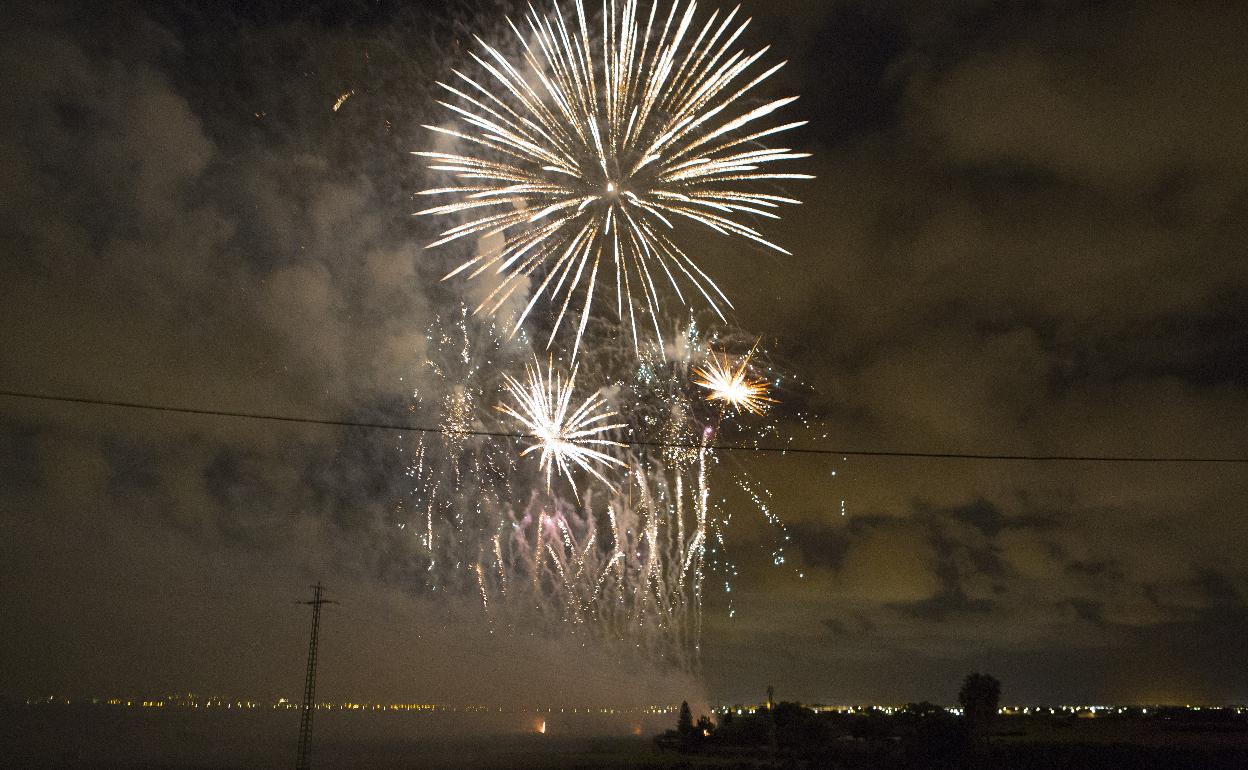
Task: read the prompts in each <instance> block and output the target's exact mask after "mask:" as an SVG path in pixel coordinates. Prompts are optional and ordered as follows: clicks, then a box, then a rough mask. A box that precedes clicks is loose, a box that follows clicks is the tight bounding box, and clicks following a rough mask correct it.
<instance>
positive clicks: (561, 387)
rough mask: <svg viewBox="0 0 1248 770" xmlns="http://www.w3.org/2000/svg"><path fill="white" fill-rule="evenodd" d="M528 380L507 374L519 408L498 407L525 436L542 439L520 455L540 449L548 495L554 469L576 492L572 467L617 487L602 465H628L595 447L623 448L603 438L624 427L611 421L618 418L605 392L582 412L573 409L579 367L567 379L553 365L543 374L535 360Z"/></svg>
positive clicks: (593, 397)
mask: <svg viewBox="0 0 1248 770" xmlns="http://www.w3.org/2000/svg"><path fill="white" fill-rule="evenodd" d="M526 375H527V377H526V381H525V382H521V381H519V380H517V379H516V378H514V377H512V376H511V375H509V374H504V375H503V379H504V382H505V387H506V389H507V392H508V393H510V394H511V396H512V398H514V399H515V402H516V403H515V406H512V405H510V404H499V405H498V406H497V407H496V408H497V409H498V410H499V411H500V412H502V413H504V414H506V415H508V416H510V417H513V418H515V419H516V420H517V421H519V422H520V424H521V425H522V426H523V427H524V429H525V432H526V433H528V434H530V435H531V436H532V437H534V438H536V439H537V440H538V443H536V444H534V445H532V446H530V447H528V448H527V449H525V450H523V451H522V452H520V455H521V456H522V457H523V456H524V455H527V454H529V453H530V452H535V451H539V450H540V452H541V461H540V463H539V467H540V468H541V469H542V470H543V471H545V472H546V488H547V490H549V489H550V482H551V477H552V476H553V475H554V471H555V468H556V467H557V468H558V469H559V472H560V473H561V474H563V475H564V476H565V477H567V479H568V481H569V483H571V484H572V487H573V491H575V489H576V482H575V481H574V480H573V478H572V468H573V467H578V468H581V469H582V470H585V471H588V472H589V473H591V474H593V475H594V477H596V478H597V479H599V480H600V481H602V482H603V483H604V484H606V485H607V486H611V487H612V488H614V487H613V485H612V484H611V482H610V481H609V480H608V479H607V477H606V476H604V475H603V474H602V472H601V471H600V470H599V469H598V466H602V465H615V466H623V465H624V463H623V461H621V460H620V459H618V458H616V457H613V456H611V455H609V454H607V453H606V452H603V451H601V450H600V449H596V448H595V447H606V446H613V447H624V446H625V445H624V444H621V443H619V442H618V441H612V440H611V439H608V438H603V434H605V433H607V432H608V431H611V430H616V429H619V428H623V427H625V424H624V423H622V422H621V423H608V422H607V421H608V420H610V419H611V418H612V417H615V416H616V413H615V412H611V411H608V407H607V400H606V398H604V397H603V395H602V393H601V391H595V392H594V393H593V394H592V395H590V396H589V397H588V398H586V399H585V401H584V402H582V403H581V405H580V406H579V407H577V408H576V409H572V408H571V405H572V392H573V389H574V388H575V386H576V367H573V368H572V372H571V374H569V375H568V378H567V379H566V380H565V379H564V378H563V376H562V375H561V374H559V373H558V372H556V371H555V366H554V361H553V360H549V361H548V362H547V365H546V371H545V373H544V374H543V372H542V366H541V364H540V363H539V362H537V361H536V360H535V361H534V362H533V364H532V365H530V366H528V367H526Z"/></svg>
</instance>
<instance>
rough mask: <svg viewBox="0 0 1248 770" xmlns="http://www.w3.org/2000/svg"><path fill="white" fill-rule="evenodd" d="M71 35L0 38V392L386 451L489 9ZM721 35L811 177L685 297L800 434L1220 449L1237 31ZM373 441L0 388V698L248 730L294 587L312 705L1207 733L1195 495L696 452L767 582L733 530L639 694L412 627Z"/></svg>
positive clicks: (790, 10) (1217, 498)
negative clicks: (686, 627) (324, 590)
mask: <svg viewBox="0 0 1248 770" xmlns="http://www.w3.org/2000/svg"><path fill="white" fill-rule="evenodd" d="M83 5H84V6H87V7H86V8H76V7H74V6H73V5H72V4H45V3H29V4H19V5H18V6H17V7H16V8H12V9H11V10H10V11H9V12H7V13H6V17H7V19H6V22H5V24H4V25H3V27H2V28H0V63H2V66H3V72H4V73H5V75H6V76H5V78H4V81H5V96H4V109H3V114H4V117H3V120H2V121H0V168H3V169H4V171H3V173H0V202H2V203H0V329H2V330H3V331H2V333H0V389H3V390H10V391H24V392H35V393H44V394H51V395H64V396H71V397H91V398H101V399H113V400H122V401H139V402H146V403H155V404H166V405H175V406H187V407H193V408H210V409H224V410H236V411H246V412H267V413H275V414H289V415H301V416H311V417H323V418H327V419H333V420H364V421H387V420H388V421H395V420H402V419H404V417H405V408H406V407H405V405H406V404H407V401H408V397H409V396H410V393H411V390H412V389H413V387H414V382H415V381H414V378H418V376H419V375H418V372H419V366H418V363H419V361H420V360H421V358H422V354H423V352H424V349H425V344H426V343H425V339H424V334H425V329H426V328H427V326H428V325H429V324H430V323H431V322H432V320H433V319H434V318H435V317H436V316H437V315H438V314H439V313H442V312H446V311H447V310H448V309H453V308H454V307H456V306H457V303H458V301H459V299H460V297H461V292H463V291H464V290H465V287H464V285H463V284H462V283H456V282H447V283H439V282H438V278H440V277H441V276H442V275H443V274H444V273H445V272H446V270H447V267H448V265H449V264H452V263H451V261H450V260H451V259H452V255H448V253H443V252H438V251H433V252H427V251H425V250H423V248H422V244H424V243H428V242H429V241H430V240H432V237H431V235H432V234H433V232H434V227H435V225H436V224H437V223H435V222H432V221H429V220H427V219H425V218H420V219H414V218H413V217H411V216H410V213H411V212H412V211H414V210H415V209H416V208H417V207H418V206H417V204H416V203H415V202H414V201H413V200H412V194H413V193H415V192H416V191H418V190H420V189H423V187H425V186H427V185H426V184H425V183H426V182H427V181H428V180H427V176H426V172H425V170H424V169H423V167H422V164H421V163H420V162H419V161H418V160H417V159H414V158H412V156H410V155H409V154H408V152H409V151H410V150H415V149H422V148H424V147H426V146H427V145H428V143H429V137H428V134H427V132H426V131H424V130H423V129H421V128H420V124H421V123H422V122H430V121H431V120H437V119H438V117H437V116H438V113H436V112H435V111H434V107H433V104H432V98H433V94H432V90H431V87H430V86H431V83H432V81H433V80H434V79H435V78H438V77H442V76H443V75H445V73H446V71H447V70H448V68H449V67H451V66H453V65H454V63H455V62H457V61H461V60H462V57H463V56H464V55H465V51H466V50H467V48H468V46H469V45H470V43H471V35H472V34H473V33H474V32H479V33H480V34H481V35H482V36H483V37H486V38H487V39H488V38H489V37H490V36H491V35H495V36H497V35H501V34H502V30H503V29H504V27H503V22H502V20H503V17H504V15H505V13H507V12H508V10H509V7H508V6H507V4H505V3H492V2H487V1H485V0H483V1H482V2H469V1H468V0H463V1H462V2H458V3H450V4H446V3H428V4H421V3H416V2H362V1H361V2H358V3H350V2H330V1H329V0H319V2H311V3H304V2H287V3H254V4H253V3H246V2H239V3H234V4H226V3H190V2H188V3H164V2H162V3H151V4H142V3H138V4H130V3H109V4H83ZM744 10H745V11H746V12H747V13H748V14H750V15H752V16H753V17H754V19H755V22H754V24H753V25H752V26H751V28H750V30H749V32H748V33H747V35H746V38H747V43H748V44H749V45H750V46H751V47H758V46H761V45H765V44H768V43H770V44H772V45H773V49H772V54H771V56H772V57H773V59H772V60H773V61H774V60H775V59H777V58H787V59H789V60H790V64H789V66H788V67H787V68H786V69H785V70H782V72H781V74H780V75H778V76H777V77H776V78H775V80H774V82H771V83H770V85H769V86H768V92H767V95H770V96H773V97H775V96H784V95H788V94H799V95H800V96H801V98H800V99H799V101H798V102H797V103H796V104H794V105H793V106H792V107H789V108H787V113H788V115H787V116H786V117H787V118H788V119H798V118H808V119H809V120H810V121H811V124H810V125H809V126H808V127H806V128H804V129H802V130H801V131H800V132H794V134H793V136H792V138H791V141H792V142H794V143H795V144H794V146H796V147H798V148H800V149H803V150H808V151H811V152H813V153H814V157H813V158H812V159H811V160H810V161H808V162H805V163H806V167H807V168H806V169H803V170H809V171H810V172H811V173H813V174H816V175H817V177H818V178H817V179H816V180H815V181H813V182H805V183H794V184H793V186H792V192H793V193H794V194H795V195H797V196H798V197H801V198H802V199H803V200H804V201H805V203H804V205H803V206H801V207H798V208H795V209H791V210H789V211H787V212H785V217H784V219H783V220H782V221H781V222H766V223H764V225H763V226H762V227H763V229H764V230H765V232H766V233H767V234H768V236H769V237H771V238H772V239H773V240H776V241H778V242H779V243H781V244H783V245H784V246H785V247H787V248H788V249H790V250H791V251H792V252H793V253H794V256H792V257H785V256H783V255H777V254H774V253H764V252H763V251H761V250H758V249H755V248H751V247H747V246H744V245H741V244H739V243H736V242H733V241H728V240H723V239H717V238H710V239H706V248H707V249H708V250H709V252H708V256H706V257H705V258H704V260H703V264H704V265H706V266H707V269H708V272H711V273H712V274H713V275H714V276H715V278H716V279H717V281H718V282H719V283H720V285H721V286H722V287H723V288H724V290H725V292H726V293H727V294H728V295H729V297H731V298H732V299H733V300H734V302H735V303H736V305H737V311H736V315H735V317H734V319H733V320H734V321H735V322H737V323H738V324H740V326H741V327H743V328H745V329H748V330H751V331H754V332H757V333H761V334H763V335H764V336H765V338H766V339H767V340H768V344H769V347H770V350H771V354H772V357H773V359H774V360H775V361H777V362H778V363H780V364H782V366H783V367H784V368H785V369H786V370H787V371H789V372H791V373H792V374H793V375H794V376H795V377H797V378H799V379H800V380H802V381H804V382H806V383H809V385H810V387H811V389H812V390H811V392H810V393H803V394H802V395H801V396H800V399H801V401H802V406H803V407H804V408H805V409H806V410H807V411H810V412H813V413H814V414H816V415H818V416H819V417H820V418H821V420H822V421H823V423H824V424H825V425H826V430H827V432H828V434H829V436H828V438H827V439H826V443H827V444H828V445H830V446H832V447H835V448H838V449H850V450H852V449H861V450H912V451H920V452H953V453H973V454H991V453H1004V454H1043V455H1049V454H1062V455H1133V456H1169V457H1176V456H1178V457H1240V458H1243V457H1248V433H1246V432H1245V425H1248V259H1245V251H1246V249H1248V181H1246V180H1248V173H1246V172H1248V141H1245V127H1248V99H1245V98H1244V94H1245V93H1246V92H1248V57H1245V56H1244V52H1243V44H1244V41H1245V40H1248V7H1245V5H1244V4H1242V3H1237V2H1227V3H1205V2H1185V3H1175V2H1165V1H1160V2H1151V3H1150V2H1073V1H1072V2H1061V1H1059V0H1055V1H1054V2H1048V3H1041V2H987V1H982V2H976V1H975V0H961V1H959V0H945V1H943V2H937V1H936V0H932V1H931V2H814V1H813V0H768V1H767V2H754V1H751V2H746V3H744ZM511 12H513V13H514V9H511ZM349 90H353V94H352V95H351V96H350V97H349V98H348V99H347V101H345V102H344V103H343V104H342V106H341V108H340V109H339V110H338V111H333V110H332V109H331V108H332V106H333V105H334V103H335V101H336V100H337V99H338V97H339V95H340V94H343V93H345V92H347V91H349ZM416 384H418V383H416ZM784 413H785V414H789V413H791V412H789V411H786V412H784ZM793 427H794V433H793V435H795V436H797V437H798V439H800V440H804V441H807V442H814V441H815V440H816V438H817V436H813V435H808V434H805V433H804V432H802V431H801V430H798V429H797V426H796V425H795V426H793ZM822 430H823V429H822V428H821V430H820V432H822ZM798 439H795V440H798ZM399 443H400V440H399V439H398V437H396V436H395V435H394V434H393V433H387V432H383V431H369V430H363V429H343V428H334V427H324V426H312V425H299V424H275V423H267V422H257V421H247V420H228V419H222V418H212V417H206V416H200V417H195V416H187V415H177V414H166V413H150V412H141V411H131V410H123V409H116V408H103V407H92V406H86V405H69V404H63V403H50V402H36V401H30V400H23V399H17V398H9V397H0V618H3V621H2V622H0V671H3V672H4V675H3V677H0V695H5V696H11V697H16V698H23V697H29V696H31V695H37V694H40V693H51V692H57V693H69V694H78V695H109V694H114V693H123V694H124V693H141V692H167V691H172V690H179V691H187V690H190V691H194V692H199V693H204V694H208V693H212V692H220V693H238V694H240V695H265V694H274V695H283V694H285V695H287V696H288V697H293V696H294V695H296V694H297V693H298V689H299V686H300V685H301V684H302V669H303V665H304V660H303V655H304V650H305V647H304V646H305V644H306V633H307V623H308V613H307V610H306V608H304V607H298V606H296V605H295V604H294V602H295V601H296V600H298V599H306V598H308V594H309V593H310V590H309V589H308V588H307V586H308V585H309V584H310V583H312V582H315V581H316V580H318V579H320V580H324V581H325V582H326V583H327V584H329V585H330V587H331V589H332V595H333V597H334V598H337V599H338V600H340V601H341V602H342V604H341V605H340V606H338V607H331V608H329V609H327V610H326V620H325V632H324V633H325V635H324V641H323V647H322V669H321V671H322V679H321V685H320V690H319V692H320V694H321V695H322V696H323V697H325V698H327V699H334V698H343V699H346V698H390V697H394V698H402V699H406V700H413V699H414V700H427V701H433V700H440V701H452V702H491V703H519V702H523V701H525V700H526V699H527V700H530V701H532V700H538V701H541V702H544V703H556V704H557V703H560V702H563V701H570V700H579V701H580V702H594V703H597V702H603V701H612V700H616V701H627V702H639V703H645V702H655V701H658V702H670V701H671V700H673V699H674V700H676V701H679V700H680V699H681V698H684V697H688V698H690V700H693V699H694V698H695V697H700V698H707V699H709V700H711V701H716V702H719V701H730V702H731V701H756V700H758V699H759V698H760V697H761V694H762V692H763V691H764V689H765V688H766V686H767V685H768V684H769V683H770V684H774V685H775V687H776V690H777V693H778V694H779V695H780V696H783V697H786V698H802V699H806V700H811V701H827V702H863V701H869V702H899V701H913V700H921V699H924V698H926V699H931V700H936V701H944V702H952V701H953V699H954V696H955V694H956V691H957V686H958V683H959V682H960V681H961V679H962V677H963V676H964V675H965V674H966V673H968V672H969V671H971V670H986V671H989V672H991V673H993V674H994V675H996V676H997V677H998V678H999V679H1001V681H1002V682H1003V685H1004V687H1003V691H1004V692H1003V700H1004V701H1005V702H1058V701H1083V702H1086V701H1118V702H1180V703H1182V702H1241V703H1242V702H1246V701H1248V668H1246V667H1245V666H1244V665H1243V661H1244V659H1245V656H1246V655H1248V641H1246V640H1248V561H1246V560H1245V559H1244V554H1245V552H1246V551H1245V549H1246V548H1248V502H1245V501H1248V466H1245V465H1242V464H1238V465H1237V464H1109V463H1101V464H1097V463H1086V462H1063V463H1036V462H1023V461H1005V462H1001V461H998V462H991V461H982V460H953V459H900V458H871V457H852V456H850V457H847V458H845V459H842V457H841V456H834V457H826V456H825V457H819V456H795V455H786V456H767V457H745V458H740V461H741V462H743V463H747V464H748V466H749V469H750V471H751V473H752V474H753V475H754V476H755V478H758V479H760V480H763V481H764V482H765V483H766V484H767V486H769V487H770V488H771V489H772V490H773V492H774V494H775V505H774V507H775V509H776V511H777V512H778V513H779V514H780V515H781V516H782V517H783V518H784V519H785V520H786V521H787V522H788V525H789V533H790V535H791V537H792V540H791V541H789V543H788V545H787V549H786V553H787V561H786V563H785V564H784V565H783V566H782V567H776V566H774V565H773V563H772V558H771V553H772V551H773V550H774V549H775V547H776V545H777V542H776V541H777V532H776V530H774V529H773V528H771V527H769V526H768V525H767V524H766V523H765V522H764V521H763V519H762V517H760V516H758V515H757V514H752V513H750V512H749V511H748V510H745V509H744V508H743V509H742V510H741V512H740V513H739V514H737V515H734V518H733V523H732V525H731V529H730V531H729V535H730V542H729V547H730V549H731V554H732V556H733V558H734V560H735V561H736V563H737V564H738V565H739V568H740V572H741V574H740V576H739V577H738V578H737V579H736V580H735V582H734V584H733V589H732V598H733V605H734V609H735V616H734V617H732V618H731V619H729V618H728V617H727V615H728V612H727V604H726V597H725V596H724V595H723V593H722V592H712V593H711V594H710V595H709V596H708V599H707V627H706V632H705V638H704V645H703V671H702V673H701V676H700V677H698V678H685V677H682V676H677V675H674V674H673V673H672V672H671V671H668V670H665V669H663V668H662V667H656V666H648V665H645V664H643V663H641V662H638V661H635V660H628V659H625V660H621V659H619V657H618V656H617V655H616V654H615V653H612V652H609V651H604V650H599V649H594V648H593V646H592V645H591V646H585V647H583V646H581V644H580V642H579V641H578V642H576V643H575V644H569V643H567V642H564V641H560V640H558V639H551V638H548V637H545V636H542V635H541V634H525V633H520V634H516V635H507V634H501V633H495V634H490V633H488V629H486V628H484V626H483V624H481V623H480V622H478V621H476V620H475V619H474V618H475V617H476V616H474V615H473V614H472V613H471V612H470V611H468V610H467V609H464V608H461V607H458V606H457V601H456V600H455V599H454V598H451V599H441V598H436V597H434V598H431V597H428V596H426V595H425V594H423V593H422V592H420V591H418V590H416V589H415V588H414V587H413V586H414V585H415V584H416V583H417V582H418V581H419V575H416V574H414V569H415V566H414V565H415V562H414V561H413V558H412V553H411V552H412V546H411V543H410V540H409V537H410V536H409V535H405V534H404V533H403V532H402V531H401V530H399V529H398V528H397V527H396V526H395V522H396V518H395V517H396V513H395V502H396V500H398V499H399V498H400V497H401V496H402V495H403V493H404V477H403V473H402V470H403V462H404V460H403V457H402V455H401V454H400V453H399V452H398V451H397V447H398V445H399ZM842 501H844V515H843V516H842ZM798 572H801V573H802V574H804V577H803V578H799V577H798V574H797V573H798Z"/></svg>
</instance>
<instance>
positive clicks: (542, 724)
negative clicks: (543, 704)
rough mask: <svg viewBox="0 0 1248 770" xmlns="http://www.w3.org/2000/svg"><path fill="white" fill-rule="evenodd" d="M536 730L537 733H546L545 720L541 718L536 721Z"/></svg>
mask: <svg viewBox="0 0 1248 770" xmlns="http://www.w3.org/2000/svg"><path fill="white" fill-rule="evenodd" d="M537 732H538V734H539V735H545V734H546V720H545V719H543V720H541V721H539V722H538V723H537Z"/></svg>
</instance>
